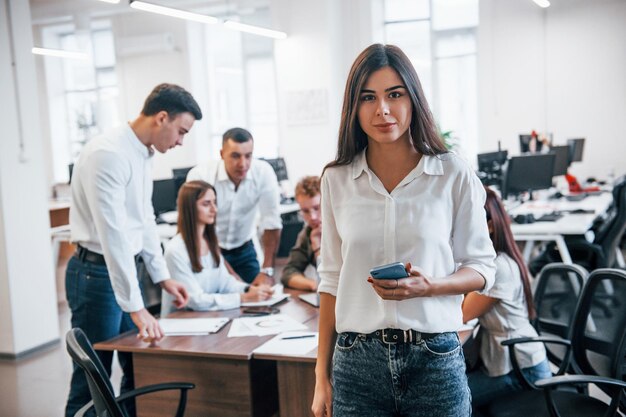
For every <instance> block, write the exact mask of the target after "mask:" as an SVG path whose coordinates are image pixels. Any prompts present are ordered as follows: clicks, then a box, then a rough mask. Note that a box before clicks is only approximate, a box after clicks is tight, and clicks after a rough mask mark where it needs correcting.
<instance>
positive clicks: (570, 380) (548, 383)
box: [535, 375, 626, 388]
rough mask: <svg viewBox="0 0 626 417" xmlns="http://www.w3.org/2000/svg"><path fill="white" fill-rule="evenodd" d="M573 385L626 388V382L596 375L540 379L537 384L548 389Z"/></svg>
mask: <svg viewBox="0 0 626 417" xmlns="http://www.w3.org/2000/svg"><path fill="white" fill-rule="evenodd" d="M573 384H597V385H613V386H615V387H621V388H626V381H621V380H619V379H613V378H607V377H604V376H596V375H561V376H553V377H552V378H545V379H540V380H539V381H537V382H536V383H535V385H537V386H538V387H539V388H548V387H553V386H557V385H573Z"/></svg>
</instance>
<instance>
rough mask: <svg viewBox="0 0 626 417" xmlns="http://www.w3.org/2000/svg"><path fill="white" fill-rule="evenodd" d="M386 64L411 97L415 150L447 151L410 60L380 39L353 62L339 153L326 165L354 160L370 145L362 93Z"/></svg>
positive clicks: (434, 152) (342, 117)
mask: <svg viewBox="0 0 626 417" xmlns="http://www.w3.org/2000/svg"><path fill="white" fill-rule="evenodd" d="M384 67H390V68H392V69H393V70H395V71H396V72H397V73H398V75H399V76H400V78H401V79H402V81H403V82H404V85H405V87H406V89H407V91H408V94H409V97H410V98H411V104H412V109H411V126H410V127H409V129H410V137H411V142H412V143H413V147H414V148H415V150H417V151H418V152H419V153H421V154H422V155H440V154H443V153H446V152H447V150H446V147H445V145H444V144H443V141H442V140H441V137H440V136H439V134H438V133H437V125H436V124H435V120H434V118H433V115H432V113H431V111H430V108H429V107H428V103H427V102H426V97H425V96H424V91H423V90H422V85H421V83H420V81H419V78H418V77H417V73H416V72H415V68H413V65H412V64H411V61H410V60H409V58H407V56H406V55H405V54H404V52H402V50H401V49H400V48H398V47H397V46H395V45H382V44H379V43H377V44H373V45H370V46H368V47H367V48H365V50H364V51H363V52H361V53H360V54H359V56H358V57H357V58H356V60H355V61H354V64H352V68H351V69H350V74H348V81H347V82H346V90H345V92H344V95H343V107H342V110H341V124H340V126H339V141H338V143H337V156H336V157H335V160H334V161H332V162H331V163H329V164H328V165H326V168H329V167H332V166H337V165H348V164H350V163H352V161H353V160H354V157H355V156H356V155H357V154H358V153H359V152H361V151H362V150H363V149H365V147H366V146H367V135H366V134H365V132H364V131H363V129H362V128H361V125H360V124H359V120H358V117H357V116H358V114H357V113H358V107H359V96H360V95H361V90H362V89H363V87H364V86H365V83H366V82H367V79H368V78H369V77H370V75H372V73H374V72H376V71H378V70H379V69H381V68H384ZM326 168H325V169H326Z"/></svg>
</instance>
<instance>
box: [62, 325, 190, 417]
mask: <svg viewBox="0 0 626 417" xmlns="http://www.w3.org/2000/svg"><path fill="white" fill-rule="evenodd" d="M65 342H66V344H67V351H68V353H69V354H70V356H71V357H72V360H73V361H74V362H75V363H76V364H77V365H78V366H80V367H81V368H82V370H83V371H84V372H85V376H86V377H87V383H88V384H89V392H90V393H91V398H92V401H90V402H89V403H87V404H86V405H85V406H84V407H82V408H81V409H80V410H78V412H77V413H76V417H82V416H83V415H85V413H87V412H88V411H90V410H91V409H92V408H95V410H96V415H97V416H98V417H104V416H106V417H128V416H127V414H126V412H125V411H124V410H123V408H122V407H120V403H123V402H124V401H127V400H131V399H132V400H134V398H135V397H137V396H140V395H145V394H150V393H152V392H157V391H164V390H173V389H179V390H180V400H179V402H178V409H177V410H176V417H182V416H183V414H184V412H185V406H186V405H187V390H190V389H193V388H195V385H194V384H191V383H187V382H170V383H165V384H154V385H148V386H145V387H141V388H137V389H134V390H132V391H128V392H125V393H124V394H122V395H120V396H119V397H117V398H116V397H115V395H114V393H113V387H112V386H111V381H110V380H109V376H108V375H107V373H106V371H105V370H104V366H102V362H100V358H99V357H98V355H97V354H96V352H95V351H94V350H93V347H92V345H91V342H89V339H88V338H87V336H86V335H85V333H84V332H83V331H82V330H81V329H79V328H74V329H72V330H70V331H69V332H67V335H66V336H65Z"/></svg>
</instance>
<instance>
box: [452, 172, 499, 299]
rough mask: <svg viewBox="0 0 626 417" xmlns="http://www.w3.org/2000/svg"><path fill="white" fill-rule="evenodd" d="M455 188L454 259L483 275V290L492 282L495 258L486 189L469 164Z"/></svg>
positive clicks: (463, 266)
mask: <svg viewBox="0 0 626 417" xmlns="http://www.w3.org/2000/svg"><path fill="white" fill-rule="evenodd" d="M455 188H456V190H455V194H456V196H455V199H456V204H455V205H456V213H455V218H454V226H453V232H452V250H453V255H454V261H455V262H456V263H457V264H458V265H459V268H472V269H473V270H475V271H476V272H478V273H479V274H480V275H482V276H483V278H485V287H484V288H483V289H482V290H481V292H485V291H487V290H489V288H491V286H492V285H493V283H494V279H495V264H494V260H495V257H496V253H495V250H494V248H493V243H492V242H491V239H490V237H489V230H488V228H487V218H486V214H485V208H484V207H485V198H486V193H485V189H484V187H483V185H482V184H481V182H480V180H479V179H478V178H477V177H476V175H475V174H474V173H473V172H471V170H470V169H469V167H468V169H467V170H465V172H463V173H462V174H461V176H460V178H459V179H458V182H457V184H456V187H455Z"/></svg>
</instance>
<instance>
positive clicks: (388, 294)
mask: <svg viewBox="0 0 626 417" xmlns="http://www.w3.org/2000/svg"><path fill="white" fill-rule="evenodd" d="M404 268H405V271H408V276H406V277H405V278H397V279H389V278H379V279H375V278H372V277H368V278H367V281H368V282H369V283H370V284H371V285H372V288H373V289H374V291H376V294H378V295H379V296H380V298H382V299H384V300H396V301H401V300H407V299H409V298H415V297H430V296H431V295H432V288H433V287H432V282H431V278H430V277H429V276H427V275H426V274H425V273H424V272H423V271H422V270H421V269H420V268H418V267H413V266H412V265H411V263H407V264H406V265H405V266H404ZM373 271H374V270H372V271H370V272H373ZM381 276H382V275H381Z"/></svg>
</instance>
